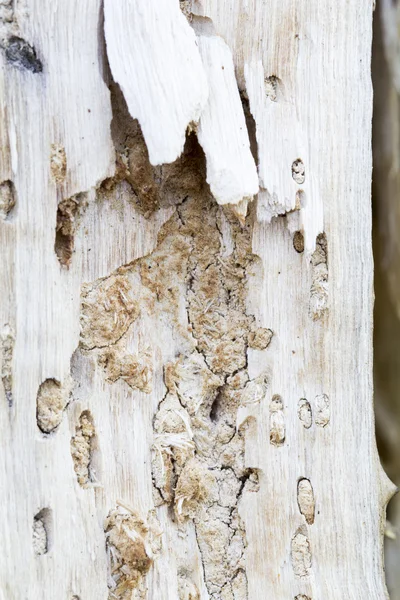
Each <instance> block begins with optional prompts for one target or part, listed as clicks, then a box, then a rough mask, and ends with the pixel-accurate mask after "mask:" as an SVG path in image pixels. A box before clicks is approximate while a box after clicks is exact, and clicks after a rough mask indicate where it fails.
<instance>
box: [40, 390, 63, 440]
mask: <svg viewBox="0 0 400 600" xmlns="http://www.w3.org/2000/svg"><path fill="white" fill-rule="evenodd" d="M67 401H68V396H67V392H66V390H64V389H63V388H62V387H61V385H60V383H59V382H58V381H56V380H55V379H46V380H45V381H44V382H43V383H41V384H40V387H39V390H38V395H37V399H36V419H37V424H38V427H39V429H40V430H41V431H43V433H51V432H52V431H54V430H55V429H56V428H57V427H58V426H59V425H60V423H61V421H62V418H63V412H64V409H65V407H66V405H67Z"/></svg>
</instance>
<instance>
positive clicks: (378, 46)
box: [372, 0, 400, 600]
mask: <svg viewBox="0 0 400 600" xmlns="http://www.w3.org/2000/svg"><path fill="white" fill-rule="evenodd" d="M372 79H373V86H374V117H373V141H372V144H373V157H374V169H373V182H372V202H373V244H374V256H375V325H374V380H375V414H376V431H377V442H378V449H379V453H380V456H381V461H382V464H383V466H384V468H385V470H386V472H387V474H388V475H389V477H390V478H391V480H392V481H393V482H394V483H395V484H396V485H397V486H399V487H400V0H377V5H376V9H375V13H374V42H373V51H372ZM387 519H388V521H387V527H386V535H385V563H386V578H387V584H388V588H389V594H390V599H391V600H400V494H397V495H396V496H395V497H394V498H393V499H392V500H391V502H390V504H389V506H388V513H387Z"/></svg>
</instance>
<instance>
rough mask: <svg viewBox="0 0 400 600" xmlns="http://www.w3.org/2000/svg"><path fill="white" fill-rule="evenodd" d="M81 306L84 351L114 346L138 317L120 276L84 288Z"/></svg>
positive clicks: (137, 307)
mask: <svg viewBox="0 0 400 600" xmlns="http://www.w3.org/2000/svg"><path fill="white" fill-rule="evenodd" d="M81 305H82V310H81V345H82V347H83V348H84V349H86V350H91V349H93V348H104V347H106V346H109V345H111V344H115V343H116V342H117V341H118V340H119V339H120V338H121V337H122V336H123V334H124V333H126V331H127V330H128V328H129V327H130V325H131V324H132V323H133V321H135V319H137V317H138V315H139V304H138V302H136V301H135V300H133V298H132V289H131V286H130V283H129V281H128V279H127V278H126V277H124V276H123V275H111V276H110V277H107V278H106V279H101V280H99V281H97V282H95V283H94V284H91V285H88V284H86V285H84V286H83V289H82V300H81Z"/></svg>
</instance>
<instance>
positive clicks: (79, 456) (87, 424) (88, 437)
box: [71, 411, 96, 487]
mask: <svg viewBox="0 0 400 600" xmlns="http://www.w3.org/2000/svg"><path fill="white" fill-rule="evenodd" d="M95 435H96V431H95V428H94V425H93V419H92V416H91V414H90V413H89V411H84V412H83V413H82V414H81V415H80V417H79V425H78V427H77V428H76V434H75V436H74V437H73V438H72V439H71V455H72V459H73V461H74V469H75V473H76V476H77V479H78V482H79V485H81V486H82V487H85V486H87V484H88V483H90V482H92V481H96V477H95V474H94V473H93V470H92V469H91V460H92V453H93V438H94V437H95Z"/></svg>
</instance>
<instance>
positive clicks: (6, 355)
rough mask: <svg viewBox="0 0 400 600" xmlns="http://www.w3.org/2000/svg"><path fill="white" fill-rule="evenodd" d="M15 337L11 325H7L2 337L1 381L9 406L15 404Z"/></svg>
mask: <svg viewBox="0 0 400 600" xmlns="http://www.w3.org/2000/svg"><path fill="white" fill-rule="evenodd" d="M14 344H15V335H14V332H13V330H12V329H11V327H10V326H9V325H6V327H4V329H3V331H2V335H1V380H2V383H3V387H4V393H5V397H6V400H7V403H8V406H12V403H13V393H12V386H13V364H12V363H13V353H14Z"/></svg>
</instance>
